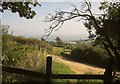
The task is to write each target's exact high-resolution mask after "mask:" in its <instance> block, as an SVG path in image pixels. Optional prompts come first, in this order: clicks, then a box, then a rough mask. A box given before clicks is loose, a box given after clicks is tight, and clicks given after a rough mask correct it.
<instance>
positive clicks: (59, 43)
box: [55, 37, 64, 47]
mask: <svg viewBox="0 0 120 84" xmlns="http://www.w3.org/2000/svg"><path fill="white" fill-rule="evenodd" d="M55 41H56V46H58V47H63V46H64V43H63V41H62V40H61V39H60V37H56V39H55Z"/></svg>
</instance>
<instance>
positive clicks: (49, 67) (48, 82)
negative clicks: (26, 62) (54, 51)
mask: <svg viewBox="0 0 120 84" xmlns="http://www.w3.org/2000/svg"><path fill="white" fill-rule="evenodd" d="M51 74H52V57H50V56H49V57H47V62H46V76H47V78H46V84H51Z"/></svg>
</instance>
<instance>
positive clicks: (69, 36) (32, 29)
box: [2, 2, 99, 41]
mask: <svg viewBox="0 0 120 84" xmlns="http://www.w3.org/2000/svg"><path fill="white" fill-rule="evenodd" d="M40 4H41V6H40V7H36V8H34V10H35V11H36V13H37V15H36V16H35V17H34V18H33V19H28V20H27V19H25V18H20V17H19V15H18V14H17V13H11V12H10V11H5V12H4V13H3V14H2V24H4V25H9V26H10V29H9V30H10V31H13V34H14V35H17V36H28V37H42V36H43V35H44V34H45V29H46V28H48V27H49V26H50V23H47V22H45V21H44V19H45V17H46V15H47V14H54V13H55V11H56V10H59V9H60V10H65V11H70V10H71V9H73V7H72V6H71V5H70V4H69V3H68V2H40ZM78 4H79V3H77V6H78V7H79V5H78ZM98 4H99V3H98V2H95V3H94V4H93V6H94V7H93V11H94V12H96V13H97V12H98V11H97V9H96V8H98ZM57 36H58V37H60V38H61V39H63V40H65V41H67V40H80V39H87V37H88V32H87V30H86V28H85V27H84V25H83V23H82V22H77V21H76V20H71V21H67V22H65V23H64V24H63V26H62V27H61V28H60V29H59V30H58V31H54V32H52V34H51V35H50V36H49V37H48V40H54V39H55V38H56V37H57Z"/></svg>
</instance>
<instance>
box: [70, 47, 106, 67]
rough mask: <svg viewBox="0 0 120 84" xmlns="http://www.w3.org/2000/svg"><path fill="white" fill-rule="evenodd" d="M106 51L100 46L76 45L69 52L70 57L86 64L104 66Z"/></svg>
mask: <svg viewBox="0 0 120 84" xmlns="http://www.w3.org/2000/svg"><path fill="white" fill-rule="evenodd" d="M105 57H106V52H104V51H102V49H101V48H98V47H94V48H93V47H91V46H78V47H77V48H75V49H74V50H72V52H71V56H70V58H71V59H73V60H75V61H78V62H83V63H86V64H90V65H94V66H98V67H105Z"/></svg>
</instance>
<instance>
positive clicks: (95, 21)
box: [46, 1, 120, 71]
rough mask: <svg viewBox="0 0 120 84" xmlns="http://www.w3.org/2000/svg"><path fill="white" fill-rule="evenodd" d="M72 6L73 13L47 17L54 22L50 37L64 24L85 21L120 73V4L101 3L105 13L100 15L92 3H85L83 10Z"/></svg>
mask: <svg viewBox="0 0 120 84" xmlns="http://www.w3.org/2000/svg"><path fill="white" fill-rule="evenodd" d="M71 5H72V4H71ZM72 6H73V7H74V9H73V10H72V11H57V12H56V13H55V14H54V15H52V14H49V16H48V17H46V22H52V24H51V25H50V27H49V28H48V35H50V33H51V32H52V31H53V30H57V29H59V28H60V27H61V26H62V25H63V24H64V22H66V21H68V20H71V19H74V18H78V21H79V20H82V21H84V25H85V26H86V27H87V28H88V32H89V34H90V37H91V38H93V39H94V40H95V41H96V40H98V41H99V42H102V44H103V45H104V46H105V49H106V50H107V52H108V53H109V58H112V59H114V61H115V64H116V65H117V67H118V69H119V71H120V54H119V52H120V51H119V50H118V49H117V48H119V47H120V46H119V45H120V44H119V43H120V40H119V36H120V35H119V32H120V24H119V23H120V2H119V1H114V2H103V3H101V6H100V7H99V9H100V10H102V11H103V13H102V14H99V15H95V14H94V13H93V12H92V11H91V3H90V2H87V1H85V2H84V3H83V8H82V9H83V10H79V9H78V8H77V7H75V5H72ZM113 29H114V30H113Z"/></svg>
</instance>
